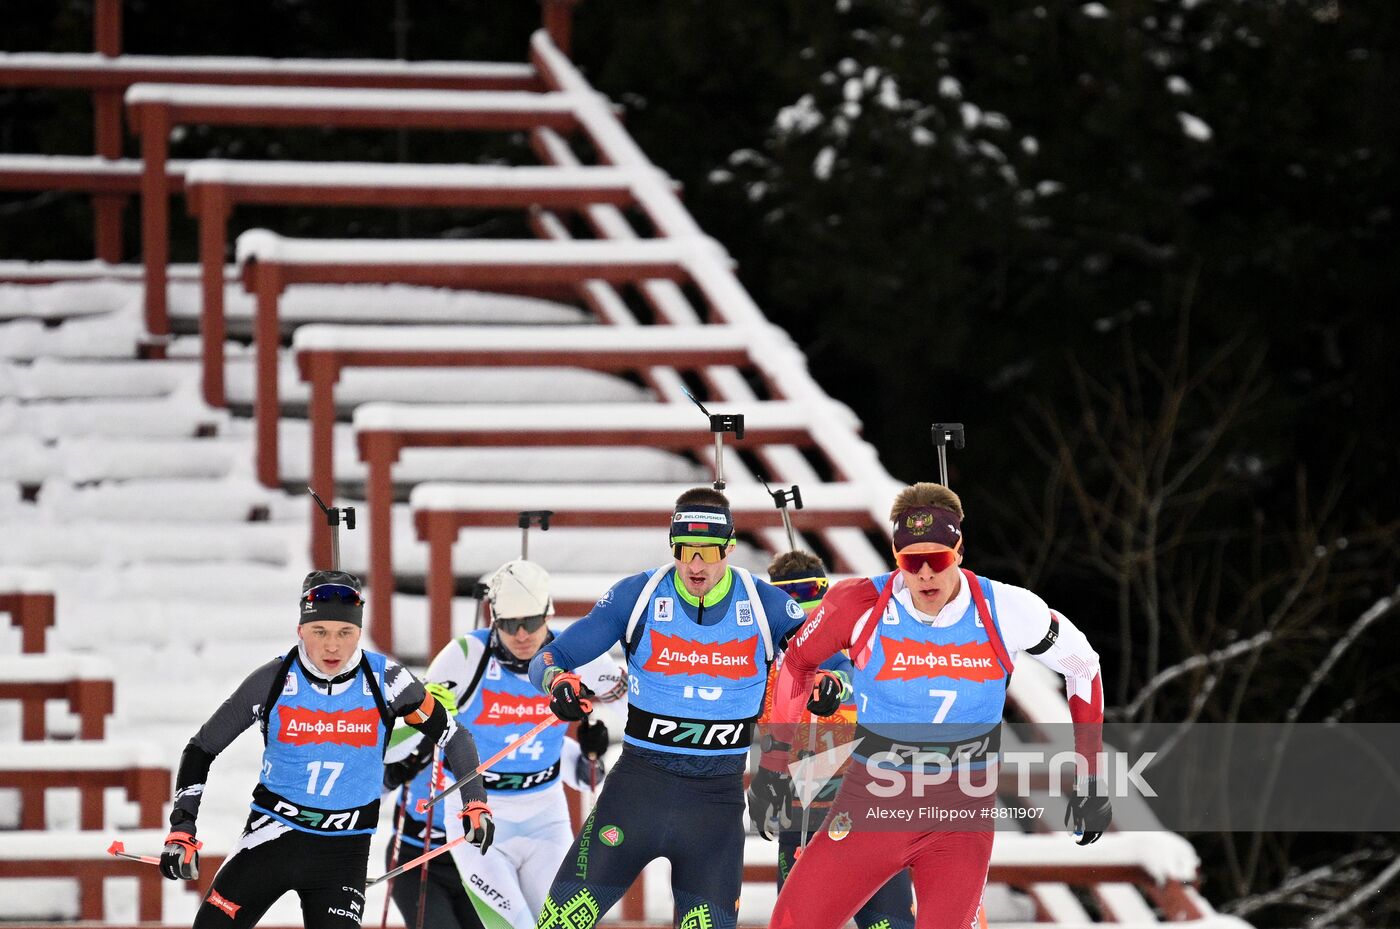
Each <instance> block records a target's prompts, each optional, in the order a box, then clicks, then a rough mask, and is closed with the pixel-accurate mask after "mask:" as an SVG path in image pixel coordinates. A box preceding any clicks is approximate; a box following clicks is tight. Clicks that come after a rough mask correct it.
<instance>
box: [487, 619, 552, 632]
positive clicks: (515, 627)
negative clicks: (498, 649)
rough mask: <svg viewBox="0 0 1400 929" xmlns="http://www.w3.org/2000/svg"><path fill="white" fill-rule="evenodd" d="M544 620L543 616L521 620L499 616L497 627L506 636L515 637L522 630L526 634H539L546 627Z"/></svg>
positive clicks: (496, 621) (496, 622)
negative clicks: (541, 628)
mask: <svg viewBox="0 0 1400 929" xmlns="http://www.w3.org/2000/svg"><path fill="white" fill-rule="evenodd" d="M544 620H545V618H544V617H543V616H526V617H523V618H521V619H504V618H502V617H499V616H498V617H496V620H495V626H496V628H497V629H499V630H501V632H503V633H505V634H506V635H515V634H516V633H517V632H519V631H520V630H521V629H524V630H525V631H526V632H539V631H540V627H541V626H543V625H544Z"/></svg>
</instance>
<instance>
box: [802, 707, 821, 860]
mask: <svg viewBox="0 0 1400 929" xmlns="http://www.w3.org/2000/svg"><path fill="white" fill-rule="evenodd" d="M808 725H810V726H811V727H812V728H811V730H810V732H809V733H808V736H807V757H808V758H809V759H810V758H815V757H816V755H817V717H816V715H815V714H813V716H812V721H811V722H810V723H808ZM807 764H808V767H807V772H808V776H809V777H814V776H815V775H816V773H817V770H816V765H814V764H813V763H812V762H811V761H808V763H807ZM809 790H810V793H808V795H807V802H806V804H805V805H803V807H802V836H801V838H800V839H799V840H798V842H797V847H798V848H806V847H807V836H808V835H809V834H810V830H809V829H808V827H809V826H810V825H811V823H812V804H813V803H815V802H816V800H817V794H818V793H819V792H820V791H821V788H817V789H815V790H811V789H810V788H809Z"/></svg>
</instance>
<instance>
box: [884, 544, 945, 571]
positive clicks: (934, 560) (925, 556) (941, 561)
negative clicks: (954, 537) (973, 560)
mask: <svg viewBox="0 0 1400 929" xmlns="http://www.w3.org/2000/svg"><path fill="white" fill-rule="evenodd" d="M894 560H895V563H896V564H898V565H899V566H900V567H901V568H903V569H904V570H905V571H908V572H909V573H910V574H918V573H919V572H920V571H922V570H923V568H924V565H928V566H929V568H930V570H932V571H933V573H934V574H937V573H938V572H940V571H947V570H948V569H949V568H951V567H952V566H953V565H955V564H957V563H958V552H957V549H953V548H944V549H939V550H937V551H932V552H896V553H895V556H894Z"/></svg>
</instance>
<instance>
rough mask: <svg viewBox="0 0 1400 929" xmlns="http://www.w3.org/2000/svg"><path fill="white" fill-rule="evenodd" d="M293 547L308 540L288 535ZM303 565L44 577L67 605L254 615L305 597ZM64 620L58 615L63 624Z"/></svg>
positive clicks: (200, 566)
mask: <svg viewBox="0 0 1400 929" xmlns="http://www.w3.org/2000/svg"><path fill="white" fill-rule="evenodd" d="M288 538H289V540H292V541H301V542H303V543H304V541H305V539H304V538H303V537H302V534H301V533H299V532H297V531H295V530H289V531H288ZM305 573H306V568H305V566H304V565H302V564H299V563H295V562H289V563H287V564H276V565H275V564H259V563H254V562H245V561H218V560H211V561H194V562H184V563H181V564H144V563H136V564H130V565H125V566H123V567H122V568H121V569H120V570H115V571H114V570H111V569H109V568H106V567H97V568H83V567H69V568H67V569H59V570H49V571H45V572H43V574H42V576H45V577H47V578H48V579H49V581H48V586H47V587H46V589H48V590H52V591H54V592H55V593H56V594H57V596H58V598H59V599H60V601H62V603H63V604H65V605H67V604H75V603H79V602H82V601H83V600H86V599H94V600H97V601H99V602H102V603H105V604H115V603H117V602H118V601H129V600H143V599H150V600H155V599H158V600H167V601H187V602H186V603H185V604H184V605H185V606H186V607H192V606H193V604H195V603H198V602H202V601H203V602H207V601H209V600H211V599H214V600H217V601H218V602H220V603H227V604H230V605H236V606H240V607H242V608H244V609H247V610H249V611H250V615H252V614H253V613H255V612H256V611H258V610H262V609H266V608H267V607H269V606H270V605H276V604H281V603H285V598H286V597H287V596H288V595H291V596H293V597H295V596H296V595H297V594H299V593H300V592H301V579H302V576H303V575H304V574H305ZM64 616H65V612H64V608H62V607H61V608H60V610H59V617H58V618H59V622H60V624H61V623H62V621H63V618H64Z"/></svg>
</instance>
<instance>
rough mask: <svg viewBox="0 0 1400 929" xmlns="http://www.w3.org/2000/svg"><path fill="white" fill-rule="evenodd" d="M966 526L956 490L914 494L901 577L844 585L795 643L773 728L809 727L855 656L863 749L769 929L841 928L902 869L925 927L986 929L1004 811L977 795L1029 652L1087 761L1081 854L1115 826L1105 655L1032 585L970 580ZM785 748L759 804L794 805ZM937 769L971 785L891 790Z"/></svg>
mask: <svg viewBox="0 0 1400 929" xmlns="http://www.w3.org/2000/svg"><path fill="white" fill-rule="evenodd" d="M962 518H963V509H962V502H961V501H960V500H959V499H958V496H957V495H956V494H954V493H953V492H952V491H951V490H949V489H948V488H947V487H944V486H943V485H941V484H930V483H923V484H915V485H913V486H911V487H906V488H905V489H904V490H903V491H901V492H900V493H899V495H898V496H896V497H895V501H894V505H893V506H892V508H891V512H890V519H891V522H892V526H891V534H892V536H893V545H894V556H895V561H896V563H897V564H898V570H897V571H893V572H891V573H888V574H880V575H877V576H875V577H868V578H852V579H850V580H845V581H842V582H841V583H839V584H836V585H835V586H833V587H832V588H831V590H830V591H829V592H828V593H827V595H826V596H825V597H824V598H823V599H822V602H821V605H820V606H819V607H818V608H817V610H816V611H815V612H814V613H813V614H812V618H811V619H810V620H808V621H807V623H806V625H804V626H803V627H802V630H801V631H800V632H799V633H798V634H797V635H796V636H794V637H793V640H792V643H791V645H790V647H789V648H788V650H787V653H786V656H785V659H784V662H783V667H782V670H781V671H780V672H779V674H778V679H777V681H776V682H775V684H774V686H773V713H772V719H773V724H774V727H775V729H777V730H778V731H779V732H780V733H781V731H782V727H783V726H789V727H790V725H791V724H793V723H796V722H797V721H799V719H800V718H801V713H802V710H803V708H804V705H805V704H806V703H807V702H808V701H809V699H810V697H809V695H810V693H811V689H812V682H813V679H814V676H815V675H816V674H817V672H818V669H819V668H820V667H821V665H822V663H823V662H824V661H826V660H827V659H828V658H829V657H830V656H831V655H833V654H836V653H837V652H839V651H842V650H845V651H846V652H847V653H848V654H849V655H850V658H851V664H852V668H853V674H852V682H851V683H852V686H853V688H854V691H855V697H856V728H855V738H856V743H855V750H854V751H853V752H852V755H851V758H852V761H853V763H852V764H851V765H850V767H849V768H848V769H847V770H846V772H845V776H844V778H843V779H842V785H841V789H840V792H839V793H838V794H837V797H836V799H835V802H834V803H833V805H832V808H831V811H830V815H829V818H828V819H827V821H826V823H825V824H824V826H825V828H824V829H823V830H822V831H821V832H819V833H817V835H816V837H815V838H813V839H812V841H811V843H810V844H809V845H808V846H807V849H806V851H805V852H804V853H803V855H802V857H801V858H800V859H798V861H797V864H796V865H795V866H794V867H793V869H792V872H791V873H790V874H789V875H788V878H787V881H786V882H785V883H784V884H783V889H782V892H781V893H780V894H779V895H778V902H777V905H776V906H775V907H774V910H773V916H772V920H771V921H770V923H769V925H770V927H772V929H838V927H840V926H844V925H845V924H846V921H847V920H849V919H850V918H851V917H852V916H853V915H854V914H855V913H856V911H857V910H859V909H860V908H861V906H862V905H863V904H864V903H865V902H866V901H867V900H868V899H869V898H870V896H871V895H872V894H873V893H874V892H875V891H876V890H877V889H878V888H879V887H880V886H881V885H883V884H884V883H885V882H886V881H888V880H889V879H890V877H891V876H892V875H894V874H896V873H898V872H900V871H901V870H903V869H906V868H907V869H909V871H910V872H911V873H912V875H913V884H914V896H915V898H916V899H917V901H918V908H917V913H916V917H915V926H916V927H917V929H965V927H967V926H969V925H973V924H974V920H975V919H976V916H977V907H978V904H979V903H980V902H981V898H982V891H983V887H984V886H985V884H986V877H987V864H988V861H989V860H990V858H991V852H992V834H993V833H992V828H993V826H994V824H995V818H994V817H992V816H990V815H983V811H986V810H991V809H992V807H993V805H994V802H995V800H994V798H993V797H992V796H991V794H990V792H985V791H983V790H981V789H980V788H981V787H984V786H985V782H986V781H987V775H988V767H989V765H990V766H992V767H993V768H994V767H995V762H996V760H997V746H998V744H999V735H1000V727H1001V722H1002V713H1003V709H1004V704H1005V700H1006V690H1007V686H1008V684H1009V683H1010V678H1011V672H1012V668H1013V665H1012V659H1011V656H1012V655H1013V654H1015V653H1017V652H1024V653H1025V654H1027V655H1030V656H1032V657H1033V658H1035V659H1036V660H1037V661H1039V662H1040V663H1042V664H1044V665H1046V666H1047V667H1049V668H1051V669H1053V670H1054V671H1056V672H1058V673H1059V674H1060V675H1062V676H1063V677H1064V679H1065V687H1066V691H1067V694H1068V697H1069V712H1070V717H1071V719H1072V720H1073V722H1074V723H1075V724H1076V725H1075V727H1074V736H1075V749H1076V752H1077V754H1078V756H1079V758H1080V759H1082V769H1081V773H1082V776H1081V779H1080V781H1079V783H1078V784H1076V786H1075V793H1074V795H1073V796H1071V797H1070V798H1069V803H1068V808H1067V815H1068V817H1069V820H1070V823H1069V824H1070V825H1071V826H1072V827H1073V828H1074V829H1075V831H1076V832H1078V833H1079V835H1080V844H1088V843H1089V842H1093V841H1094V840H1096V839H1097V838H1098V837H1099V836H1100V834H1102V833H1103V832H1104V831H1105V830H1106V829H1107V828H1108V827H1109V823H1110V821H1111V817H1112V806H1111V804H1110V802H1109V798H1108V797H1107V796H1106V794H1105V792H1104V791H1103V790H1101V789H1100V787H1101V785H1099V784H1098V783H1097V781H1096V778H1095V775H1096V774H1097V769H1096V764H1097V761H1096V759H1097V755H1098V753H1099V751H1100V749H1101V748H1102V725H1103V683H1102V680H1101V678H1100V676H1099V659H1098V655H1097V653H1095V651H1094V649H1093V648H1092V647H1091V646H1090V645H1089V642H1088V640H1087V639H1086V638H1085V637H1084V634H1083V633H1082V632H1080V631H1079V630H1078V629H1077V628H1076V627H1075V626H1074V624H1073V623H1071V622H1070V621H1069V620H1068V619H1067V618H1065V617H1064V616H1063V615H1060V614H1058V613H1055V612H1052V611H1051V610H1050V608H1049V607H1048V606H1046V605H1045V601H1043V600H1041V599H1040V597H1038V596H1036V595H1035V594H1033V593H1032V592H1030V591H1029V590H1026V589H1024V588H1021V587H1016V586H1013V585H1011V584H1003V583H1000V582H998V581H992V580H988V579H986V578H981V577H978V576H976V575H975V574H973V573H972V572H971V571H965V570H960V569H959V566H960V564H961V562H962V558H963V536H962ZM788 749H789V746H784V745H781V744H774V745H773V746H772V747H771V750H770V751H767V752H765V754H764V757H763V763H762V767H761V768H760V769H759V771H758V772H757V773H756V774H755V776H754V780H753V783H752V786H751V790H752V791H753V793H754V794H755V796H756V797H759V798H762V797H765V796H777V797H781V796H783V795H784V793H785V786H784V781H785V780H786V768H787V762H788ZM930 760H933V761H937V762H938V764H940V765H941V766H943V767H944V768H946V769H949V770H951V769H957V773H958V775H959V776H958V777H956V778H953V779H950V780H949V781H948V782H947V783H946V785H945V786H939V787H936V788H934V789H932V790H929V791H924V790H922V789H921V788H922V782H916V783H918V785H919V786H916V787H914V788H912V789H911V788H909V787H908V786H903V787H897V788H895V787H891V785H892V784H896V783H898V784H903V785H907V784H909V783H911V782H915V781H914V779H913V778H909V779H906V778H905V777H904V776H903V772H905V771H913V770H914V769H915V768H916V767H919V768H923V767H926V766H927V764H928V763H929V762H930ZM789 783H790V782H789ZM965 786H967V787H972V788H974V789H972V790H965V789H964V787H965ZM885 814H901V815H885ZM964 814H966V815H964ZM887 821H888V822H887Z"/></svg>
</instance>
